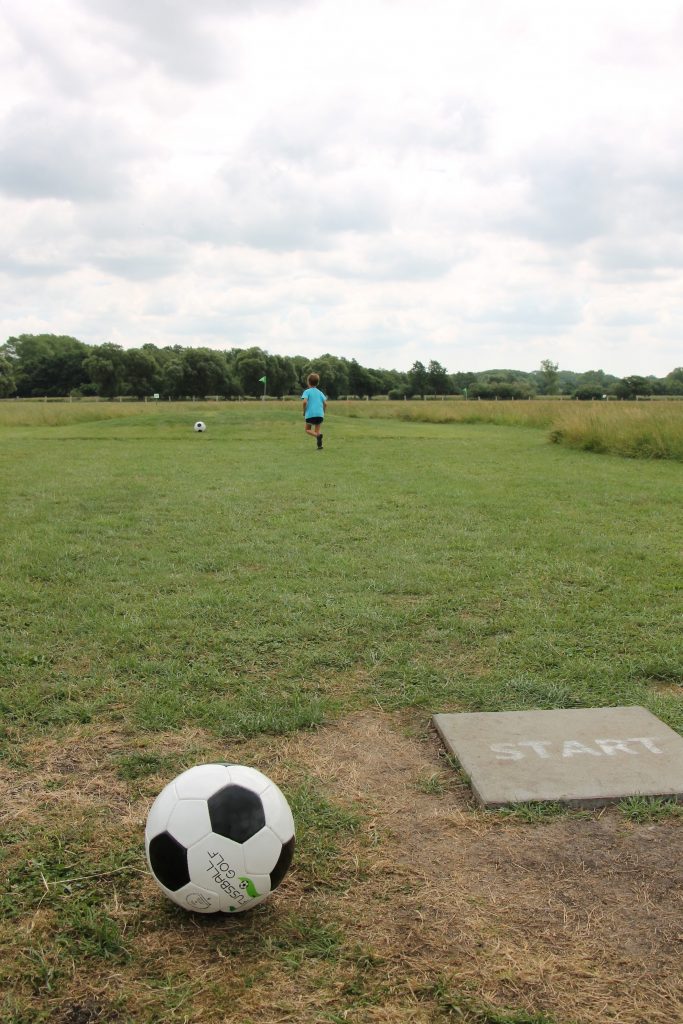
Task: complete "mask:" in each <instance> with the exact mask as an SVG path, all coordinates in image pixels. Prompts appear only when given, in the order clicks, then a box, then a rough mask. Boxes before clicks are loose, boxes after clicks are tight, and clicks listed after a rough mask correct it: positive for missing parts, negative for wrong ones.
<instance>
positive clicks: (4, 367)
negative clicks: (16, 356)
mask: <svg viewBox="0 0 683 1024" xmlns="http://www.w3.org/2000/svg"><path fill="white" fill-rule="evenodd" d="M3 347H4V346H3ZM16 390H17V382H16V380H15V378H14V362H13V360H12V359H10V357H9V356H8V355H6V354H5V353H4V352H3V351H2V349H0V398H9V396H10V395H13V394H14V392H15V391H16Z"/></svg>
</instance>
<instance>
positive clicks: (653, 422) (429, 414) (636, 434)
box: [0, 400, 683, 462]
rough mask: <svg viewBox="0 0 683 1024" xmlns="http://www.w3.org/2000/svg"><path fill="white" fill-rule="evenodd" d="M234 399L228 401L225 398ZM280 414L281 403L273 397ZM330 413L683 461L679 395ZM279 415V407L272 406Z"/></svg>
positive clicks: (4, 420)
mask: <svg viewBox="0 0 683 1024" xmlns="http://www.w3.org/2000/svg"><path fill="white" fill-rule="evenodd" d="M230 404H231V405H232V404H233V403H230ZM224 405H225V403H222V402H221V403H216V402H192V403H191V402H181V403H178V402H162V403H159V405H156V404H152V403H149V402H147V403H145V402H137V403H136V402H121V403H119V402H95V401H93V402H74V403H69V402H63V403H58V402H37V401H36V402H16V401H12V400H7V401H3V402H0V427H2V426H5V427H31V426H43V427H60V426H67V425H69V424H77V423H89V422H91V423H93V422H100V421H106V420H112V419H117V420H118V419H125V418H130V417H132V416H139V415H141V414H143V415H145V414H146V415H147V416H156V417H158V420H159V422H161V421H165V420H166V419H167V418H168V417H169V416H170V417H171V418H174V417H176V415H177V413H178V412H182V414H183V415H186V416H187V417H192V416H194V417H198V416H200V415H201V416H202V417H203V418H206V417H207V416H208V417H209V418H211V417H213V416H214V415H216V414H218V413H219V412H220V410H221V408H222V407H223V406H224ZM273 407H275V409H276V410H279V411H280V412H281V413H282V414H283V415H284V411H285V407H286V403H282V402H278V403H275V402H273V403H272V405H269V408H270V409H271V410H272V409H273ZM264 411H265V410H264V407H263V406H262V405H261V403H248V402H242V403H240V409H239V414H238V413H237V411H236V410H233V417H234V418H236V419H242V418H244V417H246V418H248V419H251V420H253V419H257V418H260V417H261V415H262V414H263V413H264ZM330 413H333V415H334V416H345V417H348V418H349V419H372V420H378V419H380V420H401V421H403V422H407V423H489V424H494V425H496V426H516V427H532V428H535V429H539V430H546V431H547V432H548V440H549V441H551V442H553V443H555V444H562V445H567V446H568V447H571V448H578V449H582V450H584V451H593V452H602V453H608V454H612V455H622V456H626V457H627V458H646V459H673V460H675V461H678V462H683V401H680V402H675V401H672V402H558V401H553V400H546V401H544V400H537V401H517V402H480V401H470V402H438V401H434V402H421V401H411V402H359V401H350V402H346V401H339V402H333V403H331V405H330ZM276 415H278V412H277V411H276Z"/></svg>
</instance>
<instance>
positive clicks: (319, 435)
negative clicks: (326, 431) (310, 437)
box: [316, 434, 323, 448]
mask: <svg viewBox="0 0 683 1024" xmlns="http://www.w3.org/2000/svg"><path fill="white" fill-rule="evenodd" d="M316 443H317V445H318V448H322V446H323V435H322V434H318V440H317V442H316Z"/></svg>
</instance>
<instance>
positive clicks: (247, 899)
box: [145, 764, 294, 914]
mask: <svg viewBox="0 0 683 1024" xmlns="http://www.w3.org/2000/svg"><path fill="white" fill-rule="evenodd" d="M145 850H146V852H147V861H148V863H149V866H150V869H151V871H152V875H153V876H154V879H155V880H156V882H157V883H158V884H159V886H160V887H161V889H162V890H163V892H164V893H165V894H166V896H168V898H169V899H170V900H173V902H174V903H177V904H178V905H179V906H181V907H184V908H185V910H191V911H198V912H199V913H203V914H215V913H217V912H218V911H222V912H223V913H235V912H238V911H241V910H249V909H250V908H251V907H255V906H256V904H257V903H261V901H262V900H264V899H265V898H266V897H267V896H268V895H269V894H270V893H271V892H272V891H273V890H274V889H276V888H277V886H278V885H279V884H280V882H281V881H282V879H283V878H284V876H285V874H286V873H287V870H288V868H289V865H290V864H291V862H292V856H293V854H294V818H293V817H292V812H291V810H290V807H289V804H288V803H287V800H286V799H285V797H284V795H283V793H282V792H281V791H280V790H279V789H278V787H277V786H276V785H275V783H274V782H272V781H271V780H270V779H269V778H268V776H267V775H264V774H263V773H262V772H259V771H257V769H256V768H247V767H244V766H243V765H235V764H200V765H196V766H195V767H194V768H190V769H189V770H188V771H186V772H183V773H182V775H179V776H178V777H177V778H176V779H174V780H173V782H169V784H168V785H167V786H166V787H165V788H164V789H162V791H161V793H160V794H159V796H158V797H157V798H156V800H155V801H154V803H153V804H152V807H151V809H150V812H149V815H148V816H147V827H146V829H145Z"/></svg>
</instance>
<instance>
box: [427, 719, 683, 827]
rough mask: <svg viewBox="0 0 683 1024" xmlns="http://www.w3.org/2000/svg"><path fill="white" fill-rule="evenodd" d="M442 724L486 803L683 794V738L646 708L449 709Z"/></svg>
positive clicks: (585, 803) (593, 802) (592, 801)
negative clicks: (463, 711) (471, 711)
mask: <svg viewBox="0 0 683 1024" xmlns="http://www.w3.org/2000/svg"><path fill="white" fill-rule="evenodd" d="M434 725H435V727H436V729H437V731H438V732H439V734H440V736H441V738H442V739H443V741H444V744H445V746H446V747H447V749H448V750H449V751H450V752H451V753H452V754H453V755H454V756H455V757H456V758H457V759H458V760H459V762H460V764H461V765H462V767H463V769H464V770H465V772H466V773H467V774H468V776H469V777H470V781H471V784H472V788H473V790H474V793H475V795H476V796H477V798H478V799H479V800H480V801H481V803H483V804H484V805H485V806H486V807H502V806H506V805H509V804H515V803H524V802H528V801H533V800H556V801H560V802H566V803H568V804H571V805H574V806H581V807H592V806H601V805H603V804H607V803H611V802H613V801H615V800H621V799H623V798H624V797H627V796H669V797H676V798H677V799H681V800H683V737H681V736H679V735H678V733H676V732H674V731H673V729H670V728H669V726H668V725H665V723H664V722H662V721H661V720H660V719H658V718H656V717H655V716H654V715H653V714H652V713H651V712H650V711H648V710H647V709H646V708H642V707H616V708H575V709H574V708H573V709H571V710H563V711H501V712H492V713H474V714H452V715H448V714H444V715H435V716H434Z"/></svg>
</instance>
